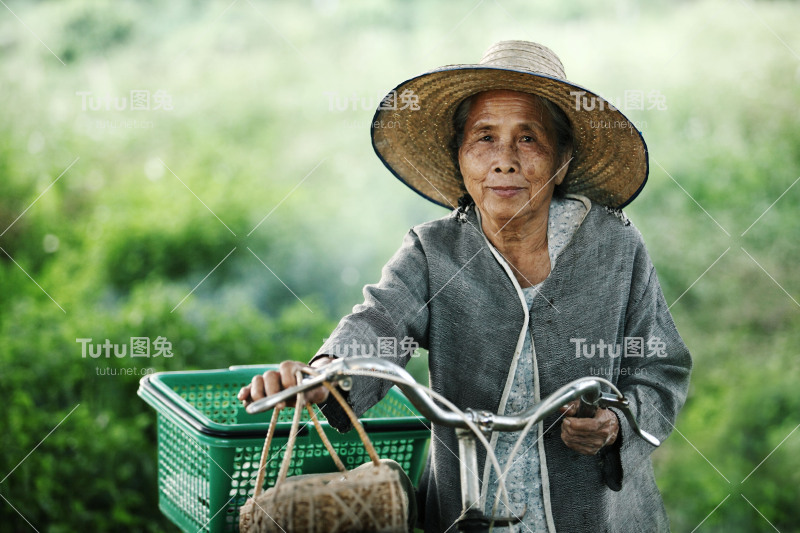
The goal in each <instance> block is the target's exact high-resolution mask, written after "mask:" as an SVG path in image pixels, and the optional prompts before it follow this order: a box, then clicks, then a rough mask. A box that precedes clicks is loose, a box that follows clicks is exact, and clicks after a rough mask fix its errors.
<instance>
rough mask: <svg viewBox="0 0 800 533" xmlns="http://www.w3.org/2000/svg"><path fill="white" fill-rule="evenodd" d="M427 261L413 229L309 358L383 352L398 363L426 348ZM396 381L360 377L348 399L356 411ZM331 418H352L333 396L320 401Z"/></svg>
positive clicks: (339, 421)
mask: <svg viewBox="0 0 800 533" xmlns="http://www.w3.org/2000/svg"><path fill="white" fill-rule="evenodd" d="M428 287H429V285H428V264H427V259H426V257H425V252H424V251H423V248H422V244H421V243H420V240H419V237H418V235H417V234H416V232H415V231H414V230H413V229H412V230H409V232H408V233H407V234H406V236H405V238H404V239H403V244H402V246H401V247H400V249H399V250H398V251H397V252H396V253H395V254H394V256H392V258H391V259H390V260H389V262H388V263H387V264H386V265H385V266H384V267H383V270H382V273H381V279H380V281H379V282H378V283H377V284H373V285H366V286H365V287H364V291H363V293H364V302H363V303H361V304H358V305H356V306H355V307H353V312H352V313H350V314H349V315H347V316H345V317H344V318H342V320H341V321H340V322H339V324H338V326H337V327H336V329H335V330H334V331H333V333H332V334H331V336H330V337H329V338H328V339H327V340H326V341H325V343H324V344H323V345H322V347H321V348H320V349H319V350H318V351H317V354H316V355H315V356H314V358H313V359H312V360H311V361H312V362H313V361H314V359H317V358H319V357H322V356H324V355H327V356H330V357H336V358H339V357H355V356H361V357H364V356H368V357H381V358H382V359H386V360H388V361H390V362H392V363H395V364H397V365H400V366H405V365H406V363H408V361H409V359H410V357H411V355H412V353H413V346H414V345H413V343H417V344H418V345H419V347H421V348H426V349H427V347H428V317H429V315H428V305H427V303H428V301H429V299H430V297H429V296H428V292H429V290H428ZM391 386H392V383H391V382H389V381H386V380H381V379H377V378H368V377H363V376H356V377H354V378H353V386H352V388H351V389H350V390H349V391H348V393H347V395H346V398H347V400H348V403H349V404H350V405H351V406H352V408H353V410H354V411H355V413H356V415H357V416H361V415H362V414H364V412H366V411H367V409H369V408H370V407H372V406H373V405H375V404H376V403H378V402H379V401H380V400H381V399H382V398H383V397H384V396H385V395H386V393H387V392H388V391H389V389H390V388H391ZM320 408H321V409H322V412H323V414H324V415H325V417H326V418H327V419H328V422H329V423H330V424H331V425H332V426H333V427H334V428H336V429H337V430H338V431H340V432H344V431H348V430H349V429H350V427H351V424H350V421H349V420H348V418H347V417H346V415H345V414H344V412H343V411H342V409H341V408H340V407H339V405H338V404H337V403H336V401H335V400H334V399H333V398H332V397H331V398H329V400H328V401H327V402H325V403H323V404H321V405H320Z"/></svg>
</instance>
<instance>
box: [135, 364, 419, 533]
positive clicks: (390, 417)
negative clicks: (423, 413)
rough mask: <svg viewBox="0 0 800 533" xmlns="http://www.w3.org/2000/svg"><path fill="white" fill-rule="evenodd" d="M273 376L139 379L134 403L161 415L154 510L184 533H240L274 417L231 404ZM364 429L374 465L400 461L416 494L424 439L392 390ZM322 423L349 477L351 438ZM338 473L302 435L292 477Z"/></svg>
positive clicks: (244, 371) (200, 374)
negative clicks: (376, 459) (256, 380)
mask: <svg viewBox="0 0 800 533" xmlns="http://www.w3.org/2000/svg"><path fill="white" fill-rule="evenodd" d="M275 368H277V366H276V365H264V366H251V367H232V368H231V369H223V370H205V371H192V372H160V373H157V374H152V375H150V376H145V377H144V378H142V380H141V382H140V384H139V396H141V397H142V399H144V401H146V402H147V403H148V404H150V405H151V406H152V407H153V408H155V410H156V412H157V415H158V492H159V507H160V509H161V511H162V512H163V513H164V514H165V515H166V516H167V517H169V519H170V520H172V522H174V523H175V524H176V525H177V526H178V527H179V528H180V529H181V530H182V531H191V532H201V531H206V532H209V533H212V532H213V533H216V532H234V531H238V530H239V507H241V506H242V505H244V503H245V501H247V498H248V497H250V496H251V495H252V494H253V489H254V488H255V478H256V474H257V471H258V463H259V459H260V457H261V450H262V448H263V447H264V439H265V437H266V434H267V429H268V426H269V419H270V417H271V416H272V412H271V411H268V412H265V413H260V414H257V415H250V414H248V413H247V411H245V409H244V408H243V407H242V404H241V402H239V400H237V399H236V395H237V393H238V392H239V389H240V388H241V387H243V386H244V385H246V384H248V383H250V380H251V379H252V377H253V376H254V375H256V374H260V373H263V372H264V371H266V370H270V369H275ZM293 412H294V409H291V408H287V409H284V410H283V411H281V413H280V422H279V423H278V426H277V428H276V430H275V437H274V439H273V441H272V445H271V447H270V461H269V462H268V464H267V470H266V476H265V478H266V484H265V486H266V487H271V486H272V485H274V484H275V479H276V477H277V474H278V469H279V466H280V462H281V459H282V458H283V448H284V446H285V444H286V441H287V440H288V434H289V427H290V426H291V418H292V415H293ZM307 419H308V414H307V413H306V414H305V416H304V420H307ZM361 420H362V421H363V424H364V428H365V429H366V430H367V432H368V433H369V436H370V439H371V440H372V442H373V444H374V445H375V449H376V450H377V452H378V455H380V456H381V457H383V458H390V459H394V460H395V461H397V462H398V463H399V464H400V465H401V466H402V467H403V468H404V469H405V471H406V472H407V473H408V475H409V477H410V478H411V480H412V482H414V484H415V485H416V484H417V483H418V481H419V477H420V475H421V473H422V469H423V467H424V463H425V459H426V457H427V453H428V441H429V439H430V431H429V430H428V427H427V425H426V424H427V423H426V421H425V420H424V419H422V418H421V417H420V414H419V412H418V411H417V410H416V409H415V408H414V406H413V405H411V403H410V402H409V401H408V400H407V399H406V397H405V396H404V395H403V394H402V392H400V390H398V389H396V388H392V389H391V390H390V391H389V394H387V396H386V397H385V398H384V399H383V400H381V402H380V403H378V404H377V405H376V406H375V407H373V408H372V409H370V410H369V411H367V412H366V413H365V414H364V416H363V417H361ZM320 422H321V423H322V426H323V428H324V430H325V433H326V434H327V435H328V437H329V438H330V440H331V442H332V443H333V445H334V447H335V448H336V451H337V452H338V453H339V455H340V456H341V458H342V461H343V462H344V463H345V466H347V468H348V469H350V468H353V467H356V466H358V465H360V464H362V463H364V462H366V461H368V460H369V457H368V456H367V454H366V451H365V450H364V446H363V444H362V443H361V441H360V440H359V438H358V435H357V434H356V432H355V431H350V432H349V433H347V434H344V435H343V434H340V433H338V432H337V431H336V430H335V429H333V428H331V427H330V426H329V425H328V424H327V422H325V418H324V417H320ZM335 470H336V467H335V465H334V463H333V460H332V459H331V458H330V455H329V454H328V451H327V450H326V449H325V446H324V445H323V444H322V442H321V441H320V438H319V435H317V432H316V431H315V430H314V428H313V425H312V424H308V425H304V426H302V429H301V431H300V433H299V435H298V437H297V441H296V444H295V451H294V456H293V458H292V462H291V464H290V468H289V475H290V476H292V475H298V474H311V473H322V472H333V471H335Z"/></svg>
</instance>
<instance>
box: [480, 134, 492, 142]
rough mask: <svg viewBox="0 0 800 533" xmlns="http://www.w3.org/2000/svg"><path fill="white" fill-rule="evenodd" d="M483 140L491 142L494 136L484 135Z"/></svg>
mask: <svg viewBox="0 0 800 533" xmlns="http://www.w3.org/2000/svg"><path fill="white" fill-rule="evenodd" d="M481 140H482V141H486V142H490V141H491V140H492V136H491V135H484V136H483V137H481Z"/></svg>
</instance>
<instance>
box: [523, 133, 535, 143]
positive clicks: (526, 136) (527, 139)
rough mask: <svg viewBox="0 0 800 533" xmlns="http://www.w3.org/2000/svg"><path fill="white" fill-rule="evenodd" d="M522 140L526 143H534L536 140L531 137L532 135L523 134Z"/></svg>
mask: <svg viewBox="0 0 800 533" xmlns="http://www.w3.org/2000/svg"><path fill="white" fill-rule="evenodd" d="M521 140H522V142H525V143H532V142H533V141H534V138H533V137H531V136H530V135H523V136H522V139H521Z"/></svg>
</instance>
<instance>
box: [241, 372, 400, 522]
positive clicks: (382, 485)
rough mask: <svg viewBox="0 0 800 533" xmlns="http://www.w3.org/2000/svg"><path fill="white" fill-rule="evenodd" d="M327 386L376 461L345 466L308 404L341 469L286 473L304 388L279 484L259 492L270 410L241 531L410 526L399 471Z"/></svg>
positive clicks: (274, 418) (271, 429)
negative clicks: (380, 455)
mask: <svg viewBox="0 0 800 533" xmlns="http://www.w3.org/2000/svg"><path fill="white" fill-rule="evenodd" d="M324 386H325V387H326V388H327V389H328V390H329V391H330V393H331V394H332V395H333V397H334V398H336V400H337V401H338V402H339V404H340V405H341V406H342V409H344V411H345V413H347V416H348V417H349V418H350V421H351V422H352V423H353V427H354V428H355V429H356V431H358V435H359V437H361V441H362V442H363V443H364V448H365V449H366V451H367V454H368V455H369V457H370V459H371V460H372V465H370V466H367V465H363V466H362V467H359V468H356V469H354V470H350V471H347V469H346V468H345V466H344V464H343V463H342V461H341V459H339V456H338V455H337V453H336V450H334V448H333V446H332V445H331V443H330V441H329V440H328V438H327V437H326V436H325V432H324V431H323V430H322V427H321V426H320V423H319V420H317V417H316V415H315V414H314V411H313V409H311V407H310V406H307V405H306V406H305V408H306V409H307V411H308V413H309V415H310V417H311V420H312V421H313V422H314V427H315V428H316V429H317V433H319V435H320V438H321V439H322V442H323V443H324V444H325V447H326V448H327V449H328V452H329V453H330V455H331V458H332V459H333V460H334V462H335V463H336V466H337V468H338V469H339V470H340V471H339V472H335V473H332V474H313V475H303V476H298V477H294V478H288V479H287V478H286V474H287V472H288V470H289V463H290V462H291V460H292V453H293V449H294V443H295V439H296V437H297V432H298V428H299V424H300V414H301V413H302V411H303V407H304V403H305V402H304V398H303V394H302V393H301V394H298V396H297V405H296V408H295V413H294V418H293V419H292V428H291V432H290V433H289V440H288V442H287V444H286V452H285V454H284V457H283V462H282V463H281V469H280V472H279V474H278V479H277V481H276V482H275V486H274V487H272V488H270V489H268V490H267V491H265V492H263V493H262V492H261V488H262V485H263V483H264V468H265V465H266V459H267V455H268V454H269V448H270V444H271V441H272V436H273V434H274V432H275V426H276V425H277V422H278V410H277V409H275V410H274V411H273V414H272V420H271V422H270V427H269V431H268V433H267V439H266V442H265V443H264V450H263V452H262V453H261V463H260V465H259V470H258V478H257V480H256V487H255V491H254V495H253V497H252V498H250V499H248V500H247V502H246V503H245V504H244V505H243V506H242V507H241V509H240V510H239V531H240V532H242V533H268V532H269V533H272V532H282V533H305V532H309V533H311V532H314V533H340V532H354V531H355V532H376V531H381V532H405V531H408V495H407V494H406V492H405V490H403V486H402V484H401V482H400V475H399V473H398V472H397V471H396V470H394V469H392V468H391V467H390V466H388V465H386V464H384V463H382V462H381V461H380V459H379V458H378V454H377V453H376V452H375V448H374V446H373V445H372V442H371V441H370V440H369V437H368V436H367V433H366V431H364V428H363V427H362V426H361V423H360V422H359V421H358V418H357V417H356V415H355V413H353V410H352V409H351V408H350V406H349V405H348V404H347V402H346V401H345V400H344V398H342V395H341V394H340V393H339V391H337V390H336V389H335V388H333V386H331V385H330V383H328V382H325V383H324Z"/></svg>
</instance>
